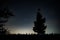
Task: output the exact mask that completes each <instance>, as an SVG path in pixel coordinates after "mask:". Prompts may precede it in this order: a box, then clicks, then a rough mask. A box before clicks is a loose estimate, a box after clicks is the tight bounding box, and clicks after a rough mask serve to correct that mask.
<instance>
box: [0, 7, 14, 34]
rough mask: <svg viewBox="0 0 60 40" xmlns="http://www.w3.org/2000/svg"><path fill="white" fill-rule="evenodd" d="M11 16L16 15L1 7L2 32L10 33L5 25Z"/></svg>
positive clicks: (0, 21) (0, 27)
mask: <svg viewBox="0 0 60 40" xmlns="http://www.w3.org/2000/svg"><path fill="white" fill-rule="evenodd" d="M10 16H14V15H13V14H12V13H11V12H9V10H8V9H6V8H4V9H3V10H2V9H0V34H7V33H9V32H8V30H7V29H5V28H4V27H3V26H4V25H5V23H6V22H7V21H8V18H9V17H10Z"/></svg>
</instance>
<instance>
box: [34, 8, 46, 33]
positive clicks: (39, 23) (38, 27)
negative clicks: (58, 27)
mask: <svg viewBox="0 0 60 40" xmlns="http://www.w3.org/2000/svg"><path fill="white" fill-rule="evenodd" d="M39 11H40V9H38V12H37V17H36V21H34V27H33V31H34V32H37V33H38V34H44V33H45V29H46V27H47V26H45V25H44V23H45V18H42V15H41V14H40V12H39Z"/></svg>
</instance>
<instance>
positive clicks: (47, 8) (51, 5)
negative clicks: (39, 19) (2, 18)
mask: <svg viewBox="0 0 60 40" xmlns="http://www.w3.org/2000/svg"><path fill="white" fill-rule="evenodd" d="M0 5H1V7H2V8H7V7H8V8H9V10H10V11H11V12H12V13H13V14H14V15H15V16H13V17H12V18H10V19H9V21H8V22H7V23H6V26H5V28H8V30H9V31H10V32H11V33H21V34H22V33H23V34H25V33H34V32H33V30H32V29H33V27H34V21H35V18H36V14H37V9H38V8H40V13H41V14H42V16H43V17H45V18H46V22H45V25H47V28H46V33H47V34H50V33H60V32H59V29H60V27H59V26H58V25H59V23H58V22H59V18H60V17H59V13H60V10H59V9H60V5H59V1H56V0H54V1H53V0H45V1H44V0H32V1H31V0H20V1H19V0H8V1H7V0H5V1H4V0H2V1H0Z"/></svg>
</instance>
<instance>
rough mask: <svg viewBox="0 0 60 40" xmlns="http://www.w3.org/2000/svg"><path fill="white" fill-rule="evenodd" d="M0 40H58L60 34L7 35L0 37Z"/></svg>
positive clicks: (59, 39)
mask: <svg viewBox="0 0 60 40" xmlns="http://www.w3.org/2000/svg"><path fill="white" fill-rule="evenodd" d="M0 40H60V34H49V35H48V34H44V35H36V34H31V35H27V34H26V35H24V34H23V35H21V34H17V35H16V34H12V35H11V34H9V35H0Z"/></svg>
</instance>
